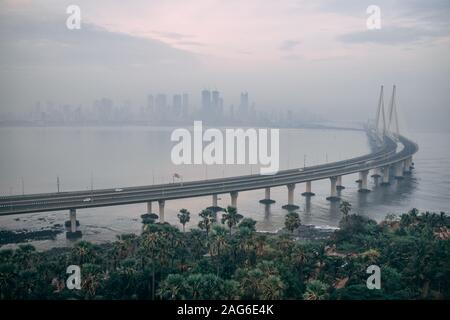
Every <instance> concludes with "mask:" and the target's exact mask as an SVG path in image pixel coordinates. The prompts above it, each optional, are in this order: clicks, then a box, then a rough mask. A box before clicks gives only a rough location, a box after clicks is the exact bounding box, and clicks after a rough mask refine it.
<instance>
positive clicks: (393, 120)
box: [388, 84, 400, 138]
mask: <svg viewBox="0 0 450 320" xmlns="http://www.w3.org/2000/svg"><path fill="white" fill-rule="evenodd" d="M396 90H397V89H396V86H395V84H394V86H393V88H392V96H391V101H390V104H389V122H388V131H389V132H390V133H392V134H393V135H394V136H395V138H397V137H398V136H399V135H400V130H399V126H398V114H397V97H396Z"/></svg>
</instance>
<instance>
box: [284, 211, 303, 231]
mask: <svg viewBox="0 0 450 320" xmlns="http://www.w3.org/2000/svg"><path fill="white" fill-rule="evenodd" d="M284 225H285V226H286V229H288V230H289V231H290V232H291V233H294V230H295V229H297V228H298V227H300V225H301V221H300V216H299V215H298V213H297V212H289V213H288V214H287V215H286V220H285V221H284Z"/></svg>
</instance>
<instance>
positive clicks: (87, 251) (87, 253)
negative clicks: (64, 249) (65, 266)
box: [72, 241, 94, 265]
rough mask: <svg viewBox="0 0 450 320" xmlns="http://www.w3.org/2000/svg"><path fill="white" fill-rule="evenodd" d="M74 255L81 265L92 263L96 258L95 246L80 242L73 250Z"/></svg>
mask: <svg viewBox="0 0 450 320" xmlns="http://www.w3.org/2000/svg"><path fill="white" fill-rule="evenodd" d="M72 253H73V255H74V256H75V257H76V259H77V261H78V264H79V265H82V264H83V263H86V262H91V261H92V260H93V258H94V248H93V245H92V243H90V242H87V241H80V242H78V243H77V244H76V245H75V247H74V248H73V249H72Z"/></svg>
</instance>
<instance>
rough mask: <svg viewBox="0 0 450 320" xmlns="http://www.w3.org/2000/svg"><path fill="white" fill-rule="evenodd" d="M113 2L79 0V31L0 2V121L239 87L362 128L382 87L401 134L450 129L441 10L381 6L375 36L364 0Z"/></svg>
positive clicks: (48, 8) (55, 5)
mask: <svg viewBox="0 0 450 320" xmlns="http://www.w3.org/2000/svg"><path fill="white" fill-rule="evenodd" d="M119 3H120V2H117V1H96V2H95V3H93V2H90V1H78V3H77V5H79V6H80V8H81V11H82V22H81V29H80V30H68V29H67V28H66V27H65V20H66V18H67V14H66V13H65V8H66V7H67V5H68V4H70V3H69V2H66V1H45V2H43V3H42V4H41V3H40V4H39V5H36V4H33V3H32V2H31V1H3V2H2V3H1V4H0V8H1V10H0V11H1V13H0V17H1V19H0V36H1V43H0V50H1V51H2V53H3V54H2V55H1V57H0V68H1V70H2V74H3V75H2V78H1V80H0V81H1V86H0V114H5V113H9V112H19V113H20V112H24V111H26V110H28V109H30V108H32V107H33V106H34V105H35V103H36V101H54V102H55V103H61V104H65V103H67V104H74V105H83V106H88V105H91V104H92V101H94V100H95V99H99V97H107V98H110V99H112V100H114V101H118V102H119V101H127V100H128V101H131V102H132V103H133V105H134V106H137V107H138V108H139V107H140V106H145V103H146V97H147V95H148V94H149V92H155V93H156V92H181V93H183V92H188V93H189V94H190V96H191V101H192V102H191V104H192V105H197V106H198V105H200V101H196V100H197V99H198V96H197V92H200V91H201V90H202V89H203V88H211V89H214V88H218V89H219V90H220V91H221V93H222V94H223V96H224V97H226V100H225V104H224V109H228V108H229V106H230V105H234V106H237V105H238V104H239V93H240V92H242V91H244V90H245V91H248V92H250V94H251V97H252V99H253V101H255V102H256V105H257V108H258V109H259V110H261V111H268V112H269V111H270V110H274V109H281V110H292V111H293V112H297V113H300V114H301V113H302V112H306V113H310V114H314V115H317V116H318V117H319V118H326V119H327V120H337V121H339V120H343V119H346V118H348V117H349V116H351V118H352V120H355V121H365V120H366V116H365V115H366V114H367V112H368V111H369V110H373V108H374V105H375V101H376V97H377V90H378V88H379V86H380V85H381V84H384V85H385V87H386V88H388V87H390V86H391V85H392V84H396V85H397V87H398V95H399V110H401V111H402V112H401V117H403V119H402V120H403V122H404V123H405V125H406V126H407V127H408V129H414V130H425V131H427V130H432V131H436V130H437V131H441V130H442V131H446V130H448V126H447V125H446V124H447V121H446V119H448V117H449V112H450V111H449V108H448V105H449V102H450V101H449V97H448V94H447V93H448V83H449V82H450V79H449V72H448V71H449V69H450V58H449V57H450V50H449V46H448V43H449V41H450V40H449V35H450V26H449V22H448V21H449V20H448V16H449V15H450V5H449V4H448V2H446V1H438V0H436V1H427V2H422V1H407V2H406V1H405V2H403V1H401V2H397V3H391V2H390V1H379V2H378V5H379V6H380V7H381V8H382V11H381V23H382V25H381V29H380V30H367V29H366V25H365V24H366V20H367V17H368V15H367V13H366V12H365V9H366V8H367V6H368V5H369V4H370V3H369V2H367V3H366V1H283V2H278V1H265V2H264V4H261V3H260V2H258V1H245V2H244V3H242V2H239V4H238V2H236V1H226V2H223V1H190V2H184V1H164V2H163V1H151V2H147V1H136V2H135V4H134V5H133V6H132V7H130V8H128V9H124V8H123V6H120V7H119ZM119 8H120V9H119ZM175 8H176V9H175ZM230 21H233V23H231V24H230V23H229V22H230ZM206 25H208V26H209V27H208V28H205V27H204V26H206ZM75 43H77V45H76V46H75V45H74V44H75ZM93 44H95V46H93ZM331 49H332V50H331ZM386 57H388V58H386ZM225 66H226V67H225ZM280 84H281V85H280ZM419 119H420V120H419Z"/></svg>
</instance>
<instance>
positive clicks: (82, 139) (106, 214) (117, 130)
mask: <svg viewBox="0 0 450 320" xmlns="http://www.w3.org/2000/svg"><path fill="white" fill-rule="evenodd" d="M173 129H174V128H167V127H164V128H163V127H160V128H147V127H101V128H93V127H82V128H81V127H80V128H77V127H75V128H72V127H20V128H19V127H18V128H0V194H2V195H9V194H21V193H22V192H23V191H24V192H25V193H38V192H54V191H56V189H57V186H56V177H57V176H59V178H60V188H61V190H63V191H69V190H80V189H85V190H86V189H90V188H91V185H93V186H94V188H107V187H126V186H137V185H149V184H159V183H169V182H172V176H173V174H174V173H178V174H180V175H181V176H182V177H183V179H184V181H188V180H197V179H205V178H207V179H211V178H218V177H223V176H234V175H240V174H250V173H256V172H259V168H258V166H256V165H254V166H248V165H247V166H244V165H226V166H225V165H224V166H203V165H195V166H187V165H182V166H175V165H173V164H172V162H171V160H170V151H171V148H172V146H173V143H172V142H171V141H170V134H171V132H172V130H173ZM408 136H409V137H410V138H412V139H413V140H415V141H416V142H418V143H419V148H420V150H419V153H418V154H417V155H416V156H415V157H414V162H415V166H416V169H415V170H414V172H413V174H412V175H411V176H408V177H406V178H405V179H404V180H402V181H399V182H393V183H392V185H391V186H390V187H377V186H374V185H373V182H372V181H371V182H370V184H369V186H370V188H371V189H372V190H373V191H372V192H371V193H369V194H359V193H358V192H357V184H356V183H355V180H356V179H357V178H358V177H357V175H349V176H344V177H343V184H344V185H345V187H346V189H345V190H343V191H342V192H341V197H342V198H343V199H345V200H347V201H349V202H351V204H352V206H353V211H354V212H358V213H360V214H362V215H366V216H369V217H371V218H374V219H376V220H380V219H382V218H383V217H384V216H385V215H386V214H387V213H402V212H406V211H408V210H410V209H411V208H413V207H416V208H419V209H421V210H430V211H447V212H448V211H450V148H449V147H450V142H449V141H450V134H448V133H447V134H445V133H411V134H409V135H408ZM368 152H369V146H368V144H367V139H366V136H365V133H364V132H357V131H342V130H315V129H282V130H281V131H280V162H281V169H285V168H294V167H303V166H304V164H305V162H306V165H307V166H309V165H314V164H320V163H326V162H327V161H328V162H333V161H338V160H343V159H346V158H350V157H355V156H359V155H363V154H366V153H368ZM22 181H23V183H22ZM304 188H305V186H304V184H298V185H297V186H296V189H295V202H296V204H298V205H299V206H300V210H299V213H300V215H301V219H302V223H304V224H313V225H316V226H321V227H335V226H337V224H338V222H339V220H340V213H339V208H338V206H339V205H338V204H337V203H329V202H328V201H327V200H325V198H326V197H327V196H328V194H329V191H330V190H329V188H330V185H329V181H328V180H322V181H315V182H313V185H312V188H313V192H315V193H316V196H315V197H312V198H311V199H310V201H307V199H305V198H304V197H302V196H301V195H300V194H301V193H302V192H303V191H304ZM263 197H264V190H256V191H248V192H241V193H240V194H239V197H238V208H239V211H240V212H241V213H242V214H244V215H245V216H247V217H251V218H253V219H255V220H257V221H258V225H257V227H258V229H259V230H262V231H276V230H278V229H280V228H282V227H283V223H284V215H285V213H286V212H285V211H284V210H283V209H281V206H282V205H284V204H286V203H287V190H286V187H279V188H273V189H272V192H271V197H272V198H273V199H274V200H276V203H275V204H273V205H271V206H268V207H267V206H264V205H262V204H260V203H259V202H258V200H260V199H262V198H263ZM229 203H230V197H229V195H228V194H223V195H220V196H219V205H220V206H226V205H228V204H229ZM209 205H211V197H201V198H193V199H182V200H173V201H167V202H166V211H165V212H166V214H165V215H166V220H167V221H168V222H170V223H173V224H177V225H178V223H177V212H178V210H179V209H181V208H186V209H188V210H189V211H190V212H191V221H190V226H195V225H197V222H198V218H197V217H198V215H197V213H198V212H200V211H201V210H202V209H203V208H205V207H207V206H209ZM154 208H155V209H156V204H154ZM145 211H146V204H137V205H127V206H117V207H105V208H96V209H83V210H77V218H78V219H79V220H80V223H81V226H80V230H81V231H82V232H83V239H85V240H89V241H93V242H97V243H101V242H106V241H111V240H113V239H115V237H116V235H118V234H121V233H129V232H136V233H138V232H140V230H141V223H140V215H141V214H143V213H145ZM67 218H68V212H66V211H58V212H47V213H36V214H28V215H20V216H5V217H0V229H10V230H15V229H23V228H25V229H28V230H39V229H41V228H47V227H49V226H52V225H53V224H57V223H64V221H65V220H67ZM33 244H34V245H36V246H37V247H38V248H49V247H54V246H65V245H67V244H69V242H68V241H67V240H66V239H65V235H64V233H62V234H61V235H60V236H58V238H57V240H55V241H50V240H49V241H35V242H33Z"/></svg>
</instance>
